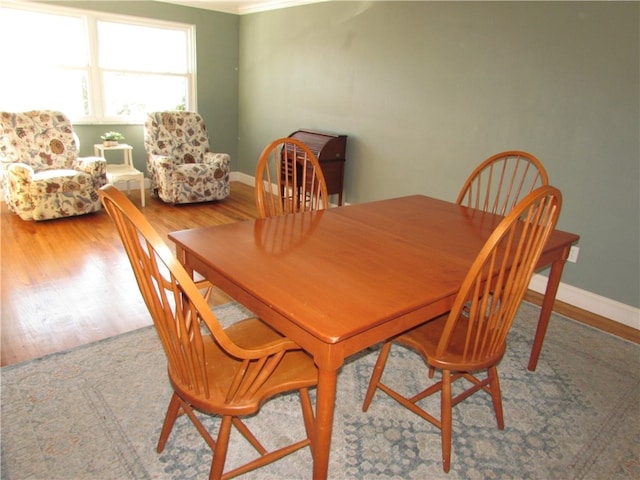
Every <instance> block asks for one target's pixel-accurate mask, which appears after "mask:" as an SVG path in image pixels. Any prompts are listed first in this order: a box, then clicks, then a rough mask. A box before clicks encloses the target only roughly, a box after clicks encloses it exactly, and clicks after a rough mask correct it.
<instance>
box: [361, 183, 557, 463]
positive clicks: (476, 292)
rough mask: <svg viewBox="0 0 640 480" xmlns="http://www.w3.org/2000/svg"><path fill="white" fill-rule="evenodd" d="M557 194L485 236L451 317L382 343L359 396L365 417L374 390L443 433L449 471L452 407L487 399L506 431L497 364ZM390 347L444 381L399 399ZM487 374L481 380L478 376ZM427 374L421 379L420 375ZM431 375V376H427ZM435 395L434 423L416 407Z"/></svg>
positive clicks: (524, 206) (517, 211)
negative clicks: (389, 381) (385, 377)
mask: <svg viewBox="0 0 640 480" xmlns="http://www.w3.org/2000/svg"><path fill="white" fill-rule="evenodd" d="M561 203H562V197H561V194H560V192H559V191H558V190H557V189H555V188H553V187H550V186H544V187H540V188H538V189H536V190H535V191H534V192H532V193H530V194H529V195H527V196H526V197H525V198H524V199H523V200H522V201H521V202H520V203H518V204H517V205H516V206H515V207H514V208H513V209H512V210H511V212H510V213H509V215H508V216H507V217H506V218H504V219H503V220H502V221H501V222H500V224H499V225H498V227H497V228H496V230H495V231H494V232H493V233H492V235H491V236H490V237H489V239H488V240H487V242H486V243H485V245H484V247H483V248H482V250H481V251H480V253H479V254H478V256H477V258H476V259H475V261H474V262H473V264H472V265H471V268H470V269H469V271H468V273H467V275H466V277H465V279H464V281H463V283H462V285H461V288H460V291H459V292H458V294H457V296H456V299H455V301H454V304H453V308H452V310H451V312H450V313H448V314H446V315H444V316H442V317H439V318H437V319H435V320H432V321H428V322H426V323H424V324H422V325H420V326H419V327H416V328H414V329H413V330H410V331H409V332H406V333H404V334H401V335H400V336H398V337H396V338H394V339H391V340H390V341H387V342H385V344H384V345H383V347H382V349H381V351H380V354H379V356H378V360H377V362H376V365H375V367H374V370H373V374H372V376H371V380H370V383H369V388H368V389H367V393H366V396H365V400H364V404H363V406H362V409H363V411H367V409H368V408H369V405H370V404H371V400H372V399H373V396H374V394H375V392H376V390H377V389H380V390H382V391H383V392H385V393H387V394H388V395H390V396H391V397H392V398H393V399H395V400H396V401H398V402H399V403H400V404H401V405H403V406H405V407H406V408H408V409H409V410H411V411H412V412H414V413H416V414H417V415H419V416H420V417H422V418H424V419H425V420H427V421H428V422H430V423H432V424H433V425H435V426H436V427H438V428H439V429H441V430H442V463H443V468H444V471H445V472H448V471H449V468H450V459H451V434H452V432H451V425H452V421H451V417H452V407H453V406H454V405H456V404H457V403H459V402H460V401H462V400H464V399H465V398H467V397H468V396H470V395H471V394H473V393H475V392H476V391H478V390H481V389H482V390H484V391H486V392H488V393H489V394H490V395H491V398H492V400H493V406H494V409H495V415H496V419H497V421H498V428H499V429H501V430H502V429H503V428H504V420H503V415H502V400H501V394H500V384H499V381H498V372H497V368H496V367H497V365H498V363H499V362H500V360H501V358H502V356H503V355H504V353H505V350H506V339H507V334H508V332H509V329H510V328H511V324H512V322H513V319H514V317H515V314H516V311H517V310H518V306H519V305H520V302H521V301H522V297H523V296H524V293H525V291H526V289H527V285H528V284H529V280H530V278H531V275H532V274H533V271H534V268H535V265H536V263H537V261H538V259H539V257H540V254H541V251H542V248H543V246H544V244H545V242H546V241H547V237H548V236H549V234H550V233H551V231H552V230H553V228H554V226H555V224H556V222H557V219H558V215H559V214H560V208H561ZM392 343H397V344H399V345H403V346H405V347H408V348H410V349H412V350H414V351H416V352H417V353H419V354H420V355H421V356H422V358H423V359H424V361H425V362H426V363H427V365H428V366H432V367H435V368H437V369H439V370H441V371H442V378H441V380H440V381H438V382H435V383H434V384H432V385H431V386H429V387H427V388H426V389H424V390H422V391H421V392H420V393H417V394H415V395H412V396H404V395H403V394H400V393H398V392H397V391H395V390H393V389H392V388H390V387H389V386H387V385H385V384H383V383H382V381H381V377H382V374H383V370H384V367H385V364H386V361H387V357H388V355H389V351H390V348H391V345H392ZM485 370H486V371H487V376H486V378H479V376H476V375H478V374H477V373H476V372H483V371H485ZM426 376H427V375H425V377H426ZM429 376H431V375H429ZM459 379H466V380H468V381H469V382H470V384H471V385H470V387H469V386H468V385H467V387H469V388H467V389H466V390H465V391H464V392H462V393H460V394H458V395H456V396H455V397H453V398H452V388H451V384H452V383H453V382H455V381H456V380H459ZM436 392H440V395H441V412H440V418H439V419H438V418H436V417H434V416H432V415H431V414H429V413H428V412H426V411H425V410H424V409H423V408H422V407H420V406H419V405H418V402H419V401H420V400H422V399H424V398H426V397H428V396H429V395H432V394H434V393H436Z"/></svg>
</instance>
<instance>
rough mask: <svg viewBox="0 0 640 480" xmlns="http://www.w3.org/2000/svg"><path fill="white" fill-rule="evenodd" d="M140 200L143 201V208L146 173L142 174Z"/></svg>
mask: <svg viewBox="0 0 640 480" xmlns="http://www.w3.org/2000/svg"><path fill="white" fill-rule="evenodd" d="M139 181H140V199H141V201H142V206H143V207H144V173H141V174H140V180H139Z"/></svg>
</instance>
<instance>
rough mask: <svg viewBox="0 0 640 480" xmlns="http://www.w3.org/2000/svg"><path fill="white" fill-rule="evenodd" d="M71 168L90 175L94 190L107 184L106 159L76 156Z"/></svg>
mask: <svg viewBox="0 0 640 480" xmlns="http://www.w3.org/2000/svg"><path fill="white" fill-rule="evenodd" d="M73 169H74V170H78V171H80V172H85V173H88V174H89V175H91V177H92V178H93V185H94V187H95V188H96V190H97V189H99V188H100V187H102V186H103V185H106V184H107V161H106V160H105V159H104V158H103V157H78V158H76V159H75V160H74V162H73Z"/></svg>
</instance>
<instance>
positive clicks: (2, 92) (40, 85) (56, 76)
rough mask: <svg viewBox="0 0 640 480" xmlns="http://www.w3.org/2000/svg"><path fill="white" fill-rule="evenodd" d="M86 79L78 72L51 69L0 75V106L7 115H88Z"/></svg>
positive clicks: (84, 73)
mask: <svg viewBox="0 0 640 480" xmlns="http://www.w3.org/2000/svg"><path fill="white" fill-rule="evenodd" d="M87 85H88V82H87V75H86V72H84V71H82V70H67V69H59V68H52V69H49V70H46V74H43V72H42V71H41V70H38V69H24V70H20V71H19V72H17V71H14V72H13V73H12V74H11V75H0V105H2V109H3V110H5V111H10V112H20V111H26V110H60V111H63V112H64V113H65V114H66V115H68V116H69V117H72V118H73V117H83V116H87V115H89V114H90V111H89V103H88V95H87Z"/></svg>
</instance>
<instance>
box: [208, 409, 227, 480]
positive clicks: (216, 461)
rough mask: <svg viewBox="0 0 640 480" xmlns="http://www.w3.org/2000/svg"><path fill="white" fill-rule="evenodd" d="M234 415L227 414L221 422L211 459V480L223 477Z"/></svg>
mask: <svg viewBox="0 0 640 480" xmlns="http://www.w3.org/2000/svg"><path fill="white" fill-rule="evenodd" d="M231 420H232V417H231V416H229V415H225V416H223V417H222V421H221V422H220V429H219V431H218V439H217V440H216V447H215V448H214V449H213V460H212V461H211V471H210V472H209V480H218V479H220V478H222V473H223V472H224V463H225V461H226V459H227V448H228V447H229V436H230V435H231Z"/></svg>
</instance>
